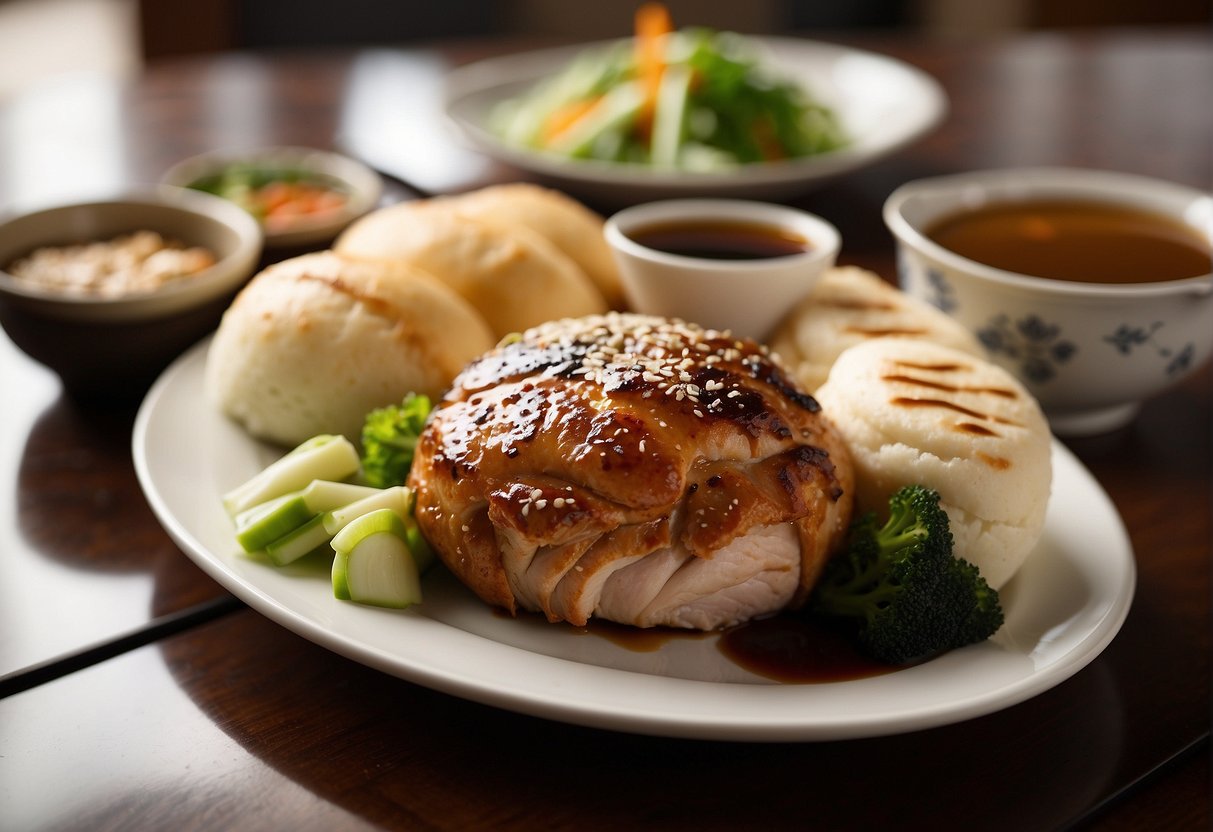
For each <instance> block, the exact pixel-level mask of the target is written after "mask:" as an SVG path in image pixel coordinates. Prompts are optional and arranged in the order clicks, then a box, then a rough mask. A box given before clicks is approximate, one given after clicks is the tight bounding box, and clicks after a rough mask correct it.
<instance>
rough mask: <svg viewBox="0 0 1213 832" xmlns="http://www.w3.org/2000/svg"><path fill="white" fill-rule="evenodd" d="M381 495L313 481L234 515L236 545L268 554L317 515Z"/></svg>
mask: <svg viewBox="0 0 1213 832" xmlns="http://www.w3.org/2000/svg"><path fill="white" fill-rule="evenodd" d="M381 492H382V489H379V488H372V487H371V486H369V485H354V484H352V483H345V482H333V481H331V480H313V481H312V482H311V483H310V484H309V485H308V486H307V487H306V488H304V489H303V490H302V491H292V492H290V493H289V494H283V495H282V496H280V497H275V498H274V499H272V500H268V501H267V502H264V503H261V504H259V505H255V506H253V507H252V508H249V509H245V510H244V511H242V512H240V513H239V514H237V515H236V541H237V542H238V543H239V544H240V546H241V548H243V549H244V551H246V552H255V551H257V550H258V549H267V550H268V545H269V544H270V543H272V542H273V541H275V540H278V539H279V538H282V537H284V536H286V535H287V534H289V533H291V532H294V531H295V530H296V529H298V528H299V527H301V526H303V525H304V524H306V523H308V522H309V521H311V520H312V519H313V518H315V517H316V516H317V515H320V514H324V513H326V512H329V511H332V510H334V509H338V508H341V507H342V506H346V505H349V504H350V503H353V502H356V501H357V500H360V499H365V498H367V497H370V496H373V495H376V494H379V493H381ZM301 554H307V552H303V553H301ZM271 557H272V555H271Z"/></svg>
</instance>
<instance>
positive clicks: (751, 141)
mask: <svg viewBox="0 0 1213 832" xmlns="http://www.w3.org/2000/svg"><path fill="white" fill-rule="evenodd" d="M445 108H446V114H447V116H448V117H449V119H450V121H451V122H452V124H453V125H454V126H455V128H456V129H457V131H458V132H459V134H460V135H461V136H462V137H463V139H464V140H465V141H466V142H467V143H469V144H471V145H472V146H473V147H475V148H477V149H478V150H480V151H482V152H484V153H487V154H489V155H490V156H492V157H494V158H496V159H498V160H500V161H503V162H506V163H508V164H511V165H514V166H516V167H519V168H522V169H523V170H525V171H528V172H529V173H531V174H533V175H535V176H537V177H539V178H540V179H545V180H548V181H551V182H553V183H555V184H557V185H559V186H562V187H565V188H566V189H568V190H573V191H577V192H579V193H581V194H583V195H586V196H589V197H591V198H599V199H604V200H608V201H612V202H629V203H630V202H638V201H642V200H651V199H659V198H667V197H673V196H702V195H715V196H734V197H749V198H763V199H774V198H784V197H791V196H795V195H797V194H799V193H803V192H805V191H807V190H809V189H811V188H812V187H813V186H815V185H817V184H819V183H820V182H822V181H824V180H826V179H828V178H831V177H834V176H838V175H840V174H843V173H847V172H849V171H853V170H855V169H858V168H860V167H863V166H865V165H868V164H871V163H872V162H874V161H876V160H877V159H880V158H882V157H884V156H887V155H889V154H891V153H893V152H895V151H897V150H898V149H900V148H902V147H904V146H905V145H907V144H908V143H910V142H912V141H913V140H915V139H917V138H919V137H920V136H922V135H924V134H925V133H927V132H928V131H929V130H931V129H932V128H933V127H934V126H935V125H936V124H938V122H939V121H940V119H941V118H942V117H943V115H944V113H945V112H946V110H947V98H946V96H945V94H944V92H943V91H942V88H941V87H940V86H939V84H938V83H937V82H936V81H935V80H934V79H932V78H930V77H929V76H927V75H926V74H925V73H923V72H921V71H919V70H917V69H915V68H913V67H911V66H908V65H906V64H903V63H901V62H898V61H895V60H893V59H891V58H888V57H885V56H881V55H877V54H874V53H870V52H863V51H860V50H855V49H850V48H847V47H843V46H836V45H832V44H827V43H821V42H817V41H809V40H801V39H793V38H772V37H748V36H741V35H737V34H733V33H728V32H715V31H711V30H704V29H684V30H673V29H671V28H670V27H669V23H668V16H667V17H665V18H664V20H662V19H658V20H656V21H654V20H645V19H644V15H643V14H638V16H637V34H636V36H635V37H634V38H630V39H625V40H616V41H607V42H600V43H595V44H590V45H583V46H575V47H566V48H557V49H547V50H541V51H534V52H528V53H522V54H518V55H511V56H505V57H501V58H493V59H488V60H485V61H481V62H478V63H474V64H469V65H467V66H464V67H461V68H459V69H457V70H455V71H454V72H453V73H451V75H450V76H449V77H448V79H447V87H446V99H445Z"/></svg>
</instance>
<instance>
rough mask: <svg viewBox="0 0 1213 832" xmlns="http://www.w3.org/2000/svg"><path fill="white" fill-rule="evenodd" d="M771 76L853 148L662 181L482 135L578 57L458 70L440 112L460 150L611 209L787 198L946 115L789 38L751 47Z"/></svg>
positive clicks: (928, 96)
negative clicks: (516, 101) (498, 111)
mask: <svg viewBox="0 0 1213 832" xmlns="http://www.w3.org/2000/svg"><path fill="white" fill-rule="evenodd" d="M753 40H754V41H755V42H756V44H757V45H758V46H759V48H760V49H762V50H764V51H765V52H766V54H767V59H766V60H767V62H768V63H769V64H770V66H771V67H772V68H773V69H774V71H776V72H778V73H780V74H782V75H783V76H785V77H788V78H790V79H792V80H794V81H796V82H798V83H799V84H801V85H802V86H803V87H804V88H805V89H806V90H808V91H809V92H810V94H811V95H812V96H813V97H814V98H815V99H816V100H819V101H821V102H822V103H824V104H826V105H828V106H829V107H831V108H833V109H834V111H835V112H836V113H837V114H838V117H839V119H840V120H841V122H842V125H843V127H844V129H845V130H846V131H847V134H848V135H849V136H850V137H851V139H852V141H851V144H850V145H849V146H847V147H846V148H843V149H841V150H837V151H834V152H831V153H823V154H821V155H818V156H809V157H805V158H800V159H789V160H785V161H778V162H762V163H756V164H750V165H744V166H740V167H738V168H737V169H735V170H730V171H722V172H712V173H693V172H662V171H655V170H652V169H650V168H646V167H644V166H641V165H628V164H619V163H611V162H600V161H593V160H579V159H566V158H562V157H559V156H555V155H549V154H544V153H539V152H537V151H531V150H527V149H524V148H518V147H514V146H512V145H508V144H506V143H504V142H503V141H502V140H501V139H500V138H499V137H497V136H496V135H495V134H494V133H493V132H492V131H491V130H490V129H489V127H488V121H489V115H490V113H491V111H492V109H493V107H494V106H495V105H496V104H497V103H499V102H501V101H503V100H506V99H508V98H512V97H514V96H516V95H519V94H521V93H522V92H524V91H525V90H527V89H528V88H530V87H531V85H533V84H534V83H535V82H537V81H539V80H541V79H543V78H546V77H549V76H551V75H553V74H555V73H556V72H559V71H560V70H561V69H563V68H564V67H565V66H567V65H568V63H569V62H570V61H571V60H572V59H573V57H574V56H576V55H577V54H578V53H579V52H581V51H582V50H584V49H595V48H602V47H603V46H604V45H605V43H598V44H589V45H583V46H575V47H562V48H558V49H545V50H538V51H534V52H525V53H521V54H518V55H510V56H505V57H501V58H490V59H488V60H484V61H480V62H477V63H473V64H469V65H467V66H464V67H460V68H459V69H456V70H455V71H454V72H452V73H451V74H450V75H449V76H448V77H447V84H446V95H445V109H446V114H447V116H448V118H449V119H450V121H451V123H452V124H453V125H454V126H455V128H456V130H457V132H458V133H459V134H460V135H461V136H462V137H463V139H464V140H465V142H466V143H468V144H470V145H471V146H472V147H474V148H476V149H478V150H480V151H482V152H483V153H486V154H488V155H489V156H492V157H494V158H496V159H499V160H501V161H503V162H507V163H509V164H511V165H514V166H516V167H519V168H522V169H523V170H527V171H530V172H531V173H534V174H536V175H538V176H540V177H541V178H543V179H545V180H548V181H549V182H551V183H553V184H556V185H560V186H562V187H565V188H567V189H569V190H571V191H575V192H577V193H580V194H583V195H586V196H590V197H595V198H599V199H604V200H609V201H615V202H640V201H644V200H650V199H665V198H671V197H678V196H706V195H715V196H733V197H746V198H751V199H775V198H784V197H791V196H794V195H796V194H800V193H803V192H805V191H808V190H810V189H811V188H812V187H814V186H815V185H818V184H820V183H822V182H824V181H825V180H827V179H830V178H832V177H835V176H839V175H841V174H844V173H848V172H850V171H853V170H857V169H859V168H862V167H865V166H866V165H869V164H871V163H873V162H875V161H876V160H878V159H881V158H883V157H885V156H887V155H889V154H891V153H893V152H895V151H896V150H899V149H900V148H902V147H904V146H906V145H907V144H909V143H910V142H912V141H914V140H915V139H917V138H919V137H920V136H922V135H924V134H926V133H927V132H928V131H930V130H931V129H932V128H933V127H935V125H937V124H938V123H939V122H940V120H941V119H942V118H943V117H944V114H945V113H946V112H947V108H948V103H947V96H946V94H945V93H944V91H943V89H942V87H940V85H939V84H938V82H936V81H935V79H933V78H931V77H930V76H929V75H927V74H926V73H924V72H922V71H921V70H918V69H916V68H914V67H912V66H910V65H908V64H905V63H902V62H901V61H897V60H894V59H893V58H889V57H885V56H883V55H878V54H875V53H872V52H865V51H862V50H858V49H851V48H848V47H845V46H838V45H835V44H829V43H821V42H818V41H811V40H800V39H793V38H753Z"/></svg>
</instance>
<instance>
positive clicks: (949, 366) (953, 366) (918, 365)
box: [892, 359, 973, 373]
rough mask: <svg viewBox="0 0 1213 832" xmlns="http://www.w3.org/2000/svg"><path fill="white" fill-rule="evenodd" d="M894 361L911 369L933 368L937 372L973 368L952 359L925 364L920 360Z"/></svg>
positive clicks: (895, 363) (898, 365) (952, 371)
mask: <svg viewBox="0 0 1213 832" xmlns="http://www.w3.org/2000/svg"><path fill="white" fill-rule="evenodd" d="M892 363H893V364H894V365H895V366H897V367H907V368H909V369H911V370H933V371H934V372H937V373H957V372H961V371H962V370H971V369H973V368H972V367H970V366H968V365H967V364H959V363H953V362H950V361H949V362H946V363H934V364H924V363H922V362H919V361H905V360H902V359H898V360H894V361H893V362H892Z"/></svg>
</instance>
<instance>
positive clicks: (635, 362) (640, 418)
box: [410, 314, 852, 630]
mask: <svg viewBox="0 0 1213 832" xmlns="http://www.w3.org/2000/svg"><path fill="white" fill-rule="evenodd" d="M410 485H412V486H413V487H414V488H415V489H416V493H417V509H416V513H417V521H418V523H419V525H420V527H421V529H422V531H423V532H424V533H425V535H426V537H427V538H428V539H429V541H430V542H431V543H432V544H433V546H434V548H435V549H436V550H437V551H438V553H439V555H440V557H441V558H442V560H443V562H444V563H445V564H446V565H447V566H448V567H449V568H450V569H451V571H452V572H454V574H455V575H457V576H458V577H459V578H460V579H461V580H462V581H463V582H464V583H465V584H466V585H467V586H469V587H470V588H471V589H472V590H473V591H475V592H476V594H477V595H479V596H480V597H481V598H483V599H484V600H485V601H486V602H488V603H489V604H493V605H496V606H498V607H501V608H504V609H506V610H509V611H510V612H515V611H516V610H517V609H519V608H521V609H525V610H532V611H538V612H542V613H543V614H545V615H546V616H547V617H548V619H549V620H551V621H568V622H571V623H572V624H575V625H578V626H582V625H584V624H585V623H586V622H587V621H588V620H589V618H590V617H591V616H597V617H600V618H604V619H609V620H611V621H616V622H619V623H623V624H631V625H636V626H640V627H651V626H670V627H684V628H694V629H702V630H711V629H716V628H721V627H727V626H730V625H733V624H736V623H739V622H741V621H745V620H748V619H750V618H754V617H757V616H762V615H766V614H770V613H773V612H776V611H778V610H780V609H783V608H785V607H788V606H790V605H795V604H796V603H798V602H799V601H802V600H803V599H804V597H805V596H806V595H807V593H808V591H809V590H810V589H811V588H812V586H813V583H814V581H815V580H816V578H817V576H818V573H819V571H820V569H821V566H822V565H823V563H824V561H825V558H826V557H827V556H828V555H829V554H831V553H832V552H833V551H834V550H835V548H836V547H837V546H838V545H840V544H841V543H842V539H843V537H844V535H845V532H846V529H847V526H848V524H849V522H850V515H851V504H852V497H851V487H852V472H851V463H850V460H849V458H848V456H847V453H846V450H845V448H844V447H843V445H842V443H841V440H840V439H839V436H838V434H837V432H836V431H835V429H834V427H833V426H832V425H831V424H830V423H829V421H828V420H827V419H826V417H825V415H824V414H822V413H821V411H820V408H819V406H818V404H817V402H816V401H815V400H814V399H812V398H811V397H810V396H808V395H805V394H804V393H802V392H800V391H799V390H797V389H795V388H794V387H793V386H792V385H791V383H790V382H789V381H788V378H787V376H786V374H785V373H784V371H783V370H782V369H781V368H780V367H779V366H778V365H777V364H776V363H774V361H773V360H772V359H771V357H770V356H769V355H768V354H767V351H766V349H765V347H761V346H759V345H757V344H755V343H754V342H752V341H740V340H736V339H734V338H733V337H732V336H731V335H729V334H728V333H724V332H716V331H712V330H706V331H705V330H702V329H699V328H697V327H694V326H691V325H688V324H685V323H682V322H680V321H671V320H666V319H664V318H655V317H648V316H641V315H633V314H609V315H596V316H591V317H587V318H577V319H568V320H562V321H557V322H553V323H549V324H544V325H542V326H539V327H536V328H533V329H531V330H528V331H527V332H525V333H523V334H522V336H521V337H520V338H517V339H516V340H513V341H509V340H508V339H507V341H506V342H503V343H502V344H501V345H499V346H498V347H497V348H495V349H494V350H492V351H490V352H489V353H487V354H485V355H484V356H482V357H481V358H479V359H477V360H476V361H474V362H473V363H472V364H471V365H469V366H468V367H467V368H465V370H464V371H463V372H462V373H461V374H460V375H459V376H458V377H457V378H456V379H455V381H454V384H453V386H452V388H451V390H450V391H449V392H448V393H447V395H446V397H445V398H444V399H443V401H442V402H441V403H440V404H439V406H438V407H437V408H436V409H435V411H434V413H433V414H432V416H431V419H430V422H429V424H428V425H427V427H426V429H425V431H424V432H423V434H422V436H421V438H420V441H419V443H418V446H417V454H416V458H415V460H414V463H413V468H412V474H411V476H410Z"/></svg>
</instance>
